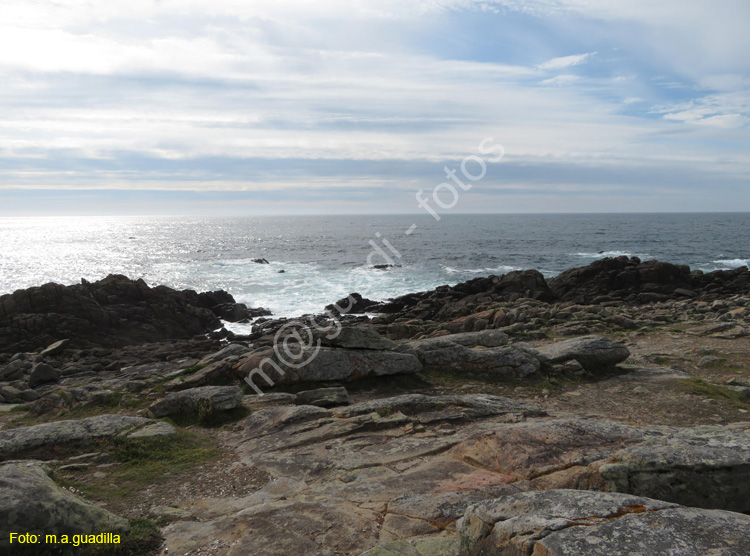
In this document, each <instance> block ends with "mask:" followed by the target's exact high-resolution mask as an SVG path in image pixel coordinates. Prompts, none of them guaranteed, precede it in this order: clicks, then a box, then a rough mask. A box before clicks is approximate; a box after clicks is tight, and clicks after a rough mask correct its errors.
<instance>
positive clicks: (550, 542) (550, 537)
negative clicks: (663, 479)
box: [386, 490, 750, 556]
mask: <svg viewBox="0 0 750 556" xmlns="http://www.w3.org/2000/svg"><path fill="white" fill-rule="evenodd" d="M457 529H458V533H459V536H460V540H461V550H460V552H459V554H460V555H461V556H502V555H508V554H534V555H535V556H536V555H539V556H572V555H584V554H585V555H586V556H628V555H631V554H635V553H639V554H675V555H676V554H679V555H680V556H705V555H706V554H711V555H716V556H740V555H742V554H748V553H750V517H748V516H746V515H742V514H738V513H733V512H726V511H716V510H703V509H696V508H687V507H684V506H678V505H676V504H670V503H667V502H663V501H660V500H654V499H651V498H643V497H638V496H630V495H625V494H607V493H602V492H589V491H580V490H550V491H543V492H524V493H520V494H515V495H511V496H505V497H503V498H499V499H496V500H491V501H487V502H482V503H480V504H477V505H474V506H471V507H470V508H469V509H468V510H467V511H466V514H465V515H464V517H463V518H462V519H461V520H460V521H459V522H458V525H457ZM386 554H387V553H386Z"/></svg>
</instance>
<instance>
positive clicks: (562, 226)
mask: <svg viewBox="0 0 750 556" xmlns="http://www.w3.org/2000/svg"><path fill="white" fill-rule="evenodd" d="M413 224H416V229H415V230H414V231H413V232H412V233H411V234H406V232H407V230H409V229H410V227H411V226H412V225H413ZM378 234H379V235H378ZM748 240H750V214H748V213H742V214H616V215H614V214H612V215H609V214H597V215H570V214H566V215H447V216H443V217H442V220H440V222H437V221H435V220H434V219H433V218H432V217H430V216H428V215H420V216H328V217H319V216H309V217H299V216H295V217H291V216H290V217H247V218H205V217H100V218H90V217H85V218H0V293H8V292H11V291H13V290H15V289H18V288H26V287H29V286H36V285H40V284H43V283H45V282H50V281H54V282H59V283H63V284H72V283H76V282H79V281H80V279H81V278H86V279H87V280H91V281H93V280H96V279H99V278H103V277H104V276H106V275H107V274H109V273H119V274H125V275H127V276H130V277H132V278H144V279H145V280H146V281H147V282H148V283H149V284H150V285H157V284H166V285H168V286H172V287H176V288H193V289H196V290H201V291H202V290H209V289H211V290H214V289H226V290H228V291H229V292H230V293H232V294H233V295H234V296H235V298H236V299H237V300H238V301H241V302H244V303H247V304H248V305H250V306H256V307H257V306H263V307H268V308H269V309H271V310H272V311H273V312H274V313H275V314H277V315H286V316H296V315H300V314H303V313H309V312H320V311H322V309H323V307H324V306H325V305H327V304H328V303H331V302H332V301H336V300H337V299H340V298H342V297H344V296H346V295H347V294H349V293H351V292H353V291H357V292H359V293H361V294H362V295H364V296H366V297H370V298H372V299H384V298H388V297H393V296H396V295H401V294H404V293H408V292H414V291H421V290H426V289H431V288H434V287H436V286H439V285H441V284H456V283H458V282H462V281H465V280H467V279H470V278H473V277H476V276H486V275H489V274H500V273H505V272H508V271H510V270H514V269H524V268H536V269H539V270H540V271H541V272H542V273H544V274H545V275H547V276H552V275H554V274H556V273H558V272H560V271H562V270H564V269H566V268H570V267H574V266H582V265H585V264H588V263H590V262H591V261H593V260H595V259H598V258H601V257H606V256H618V255H631V256H633V255H634V256H638V257H641V258H642V259H644V260H645V259H649V258H655V259H660V260H664V261H669V262H674V263H682V264H688V265H690V266H691V267H693V268H700V269H703V270H714V269H728V268H735V267H738V266H744V265H747V264H748V262H749V260H750V241H748ZM370 242H373V243H374V244H375V245H376V246H377V247H378V249H380V251H378V250H377V249H376V248H375V247H374V246H373V243H370ZM385 242H387V243H385ZM388 245H390V247H389V246H388ZM384 254H385V255H387V256H388V257H389V259H386V258H385V256H384ZM258 257H263V258H265V259H267V260H268V261H270V264H268V265H261V264H256V263H253V262H252V259H254V258H258ZM368 257H369V261H368ZM368 263H369V264H368ZM386 263H394V264H396V265H400V266H397V267H395V268H392V269H391V270H387V271H383V270H374V269H372V268H370V265H376V264H386ZM280 270H284V271H285V272H284V273H279V271H280Z"/></svg>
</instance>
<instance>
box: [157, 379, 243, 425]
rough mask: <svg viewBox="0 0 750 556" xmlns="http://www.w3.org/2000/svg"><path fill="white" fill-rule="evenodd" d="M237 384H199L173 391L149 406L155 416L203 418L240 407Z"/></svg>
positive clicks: (240, 394)
mask: <svg viewBox="0 0 750 556" xmlns="http://www.w3.org/2000/svg"><path fill="white" fill-rule="evenodd" d="M242 396H243V394H242V389H241V388H240V387H239V386H201V387H200V388H191V389H189V390H183V391H181V392H173V393H171V394H167V396H166V397H165V398H164V399H162V400H159V401H158V402H156V403H154V404H152V405H151V407H149V411H150V413H151V415H153V416H154V417H156V418H159V417H167V416H180V417H189V418H193V417H194V418H199V419H205V418H208V417H211V416H213V415H216V414H218V413H221V412H225V411H231V410H233V409H237V408H239V407H242Z"/></svg>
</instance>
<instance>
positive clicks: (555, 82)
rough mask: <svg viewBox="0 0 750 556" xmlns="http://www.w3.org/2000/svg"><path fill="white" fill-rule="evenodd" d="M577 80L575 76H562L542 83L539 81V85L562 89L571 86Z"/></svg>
mask: <svg viewBox="0 0 750 556" xmlns="http://www.w3.org/2000/svg"><path fill="white" fill-rule="evenodd" d="M579 79H580V77H578V76H577V75H570V74H564V75H556V76H555V77H552V78H550V79H545V80H544V81H540V83H541V84H542V85H548V86H553V87H564V86H565V85H571V84H572V83H575V82H576V81H578V80H579Z"/></svg>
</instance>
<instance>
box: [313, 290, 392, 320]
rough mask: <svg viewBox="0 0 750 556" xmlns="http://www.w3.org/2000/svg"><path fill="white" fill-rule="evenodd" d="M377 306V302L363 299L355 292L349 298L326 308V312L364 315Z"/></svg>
mask: <svg viewBox="0 0 750 556" xmlns="http://www.w3.org/2000/svg"><path fill="white" fill-rule="evenodd" d="M379 305H380V304H379V303H378V302H377V301H373V300H372V299H367V298H364V297H362V296H361V295H360V294H358V293H356V292H355V293H352V294H350V295H349V297H345V298H343V299H339V300H338V301H337V302H336V303H332V304H331V305H328V306H326V310H327V311H331V312H333V313H334V314H336V313H344V314H347V315H358V314H362V313H366V312H368V311H370V310H372V309H373V308H374V307H376V306H379Z"/></svg>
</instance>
